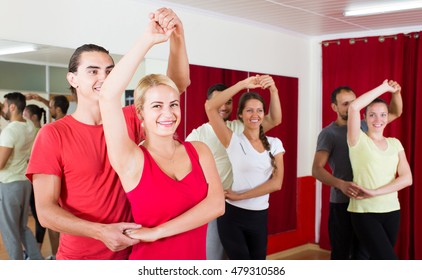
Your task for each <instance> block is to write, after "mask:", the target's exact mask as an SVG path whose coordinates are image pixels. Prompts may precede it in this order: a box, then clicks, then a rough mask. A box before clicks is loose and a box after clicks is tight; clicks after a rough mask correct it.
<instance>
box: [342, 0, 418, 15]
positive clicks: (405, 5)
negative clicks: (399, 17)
mask: <svg viewBox="0 0 422 280" xmlns="http://www.w3.org/2000/svg"><path fill="white" fill-rule="evenodd" d="M421 8H422V1H409V2H401V1H400V2H399V3H392V4H379V5H373V6H367V7H361V8H350V9H348V10H346V11H345V12H344V13H343V14H344V15H345V16H346V17H349V16H368V15H376V14H384V13H393V12H399V11H405V10H413V9H421Z"/></svg>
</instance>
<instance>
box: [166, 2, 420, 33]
mask: <svg viewBox="0 0 422 280" xmlns="http://www.w3.org/2000/svg"><path fill="white" fill-rule="evenodd" d="M165 2H167V3H174V4H176V5H177V7H178V8H180V9H182V8H186V7H188V8H190V9H194V10H196V11H197V12H203V13H207V14H214V15H215V16H220V17H221V16H226V17H230V18H231V19H232V20H238V21H239V20H240V21H243V22H250V23H255V24H261V25H266V26H269V27H272V28H275V29H282V30H288V31H292V32H295V33H300V34H303V35H306V36H324V35H329V34H342V33H349V32H360V31H372V30H378V29H391V28H400V27H409V26H418V25H419V26H420V25H421V24H422V9H416V10H413V11H403V12H396V13H388V14H379V15H372V16H359V17H345V16H344V15H343V12H344V11H345V10H346V9H347V8H351V7H359V8H362V7H366V6H368V5H371V4H388V3H400V2H403V1H400V0H399V1H398V0H212V1H209V0H166V1H165ZM413 2H422V1H413Z"/></svg>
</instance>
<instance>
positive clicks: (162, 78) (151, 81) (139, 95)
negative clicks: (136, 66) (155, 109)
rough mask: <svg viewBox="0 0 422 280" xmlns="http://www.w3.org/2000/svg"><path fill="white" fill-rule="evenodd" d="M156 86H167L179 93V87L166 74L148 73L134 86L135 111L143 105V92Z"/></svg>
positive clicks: (139, 109)
mask: <svg viewBox="0 0 422 280" xmlns="http://www.w3.org/2000/svg"><path fill="white" fill-rule="evenodd" d="M157 86H168V87H170V88H172V89H173V90H174V91H176V92H177V93H179V89H178V88H177V86H176V84H175V83H174V82H173V81H172V80H171V79H170V78H169V77H167V76H166V75H162V74H150V75H147V76H145V77H143V78H142V79H141V80H139V82H138V85H137V86H136V88H135V94H134V95H135V96H134V97H135V108H136V112H138V113H139V112H140V111H141V110H142V108H143V106H144V102H145V93H146V92H147V91H148V90H149V89H151V88H153V87H157Z"/></svg>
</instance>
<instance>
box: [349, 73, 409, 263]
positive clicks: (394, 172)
mask: <svg viewBox="0 0 422 280" xmlns="http://www.w3.org/2000/svg"><path fill="white" fill-rule="evenodd" d="M398 88H399V85H398V84H397V83H396V82H394V81H388V80H385V81H384V82H383V83H382V84H381V85H380V86H378V87H376V88H374V89H373V90H370V91H368V92H367V93H365V94H362V95H361V96H359V97H358V98H357V99H356V100H355V101H353V102H352V103H351V104H350V106H349V110H348V114H349V118H348V120H347V143H348V145H349V154H350V161H351V164H352V168H353V182H354V183H355V184H356V187H355V188H350V189H349V190H348V192H349V195H350V197H351V199H350V203H349V208H348V211H350V212H351V213H352V215H351V218H352V224H353V228H354V230H355V232H356V234H357V236H358V238H359V241H360V242H362V244H363V246H364V247H365V248H366V249H367V250H368V252H369V255H370V258H371V259H376V260H378V259H397V256H396V254H395V252H394V244H395V243H396V240H397V236H398V231H399V224H400V203H399V200H398V194H397V192H398V191H399V190H401V189H403V188H405V187H407V186H409V185H411V184H412V173H411V170H410V166H409V163H408V162H407V159H406V155H405V153H404V149H403V146H402V144H401V143H400V141H399V140H398V139H396V138H386V137H384V129H385V127H386V125H387V123H388V106H387V104H386V103H385V101H384V100H382V99H380V98H378V97H379V96H380V95H381V94H383V93H385V92H391V93H393V92H395V91H397V89H398ZM365 107H366V111H365V120H366V123H367V124H368V132H367V133H364V132H363V131H361V129H360V111H361V110H362V109H363V108H365Z"/></svg>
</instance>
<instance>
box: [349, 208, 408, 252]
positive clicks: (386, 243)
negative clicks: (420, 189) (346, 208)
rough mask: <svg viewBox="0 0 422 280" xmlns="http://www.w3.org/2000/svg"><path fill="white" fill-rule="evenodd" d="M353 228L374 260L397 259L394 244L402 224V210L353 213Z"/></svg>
mask: <svg viewBox="0 0 422 280" xmlns="http://www.w3.org/2000/svg"><path fill="white" fill-rule="evenodd" d="M352 224H353V228H354V230H355V232H356V235H357V236H358V238H359V240H360V242H361V243H362V244H363V245H364V246H365V248H367V249H368V252H369V256H370V258H371V259H374V260H397V255H396V253H395V251H394V245H395V244H396V241H397V236H398V233H399V226H400V210H397V211H393V212H388V213H352Z"/></svg>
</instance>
